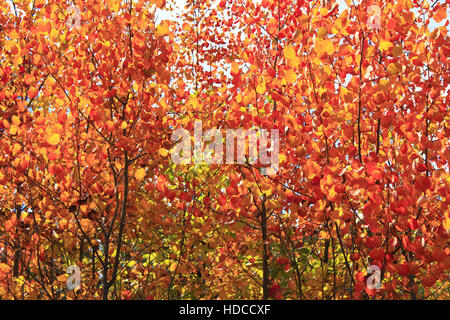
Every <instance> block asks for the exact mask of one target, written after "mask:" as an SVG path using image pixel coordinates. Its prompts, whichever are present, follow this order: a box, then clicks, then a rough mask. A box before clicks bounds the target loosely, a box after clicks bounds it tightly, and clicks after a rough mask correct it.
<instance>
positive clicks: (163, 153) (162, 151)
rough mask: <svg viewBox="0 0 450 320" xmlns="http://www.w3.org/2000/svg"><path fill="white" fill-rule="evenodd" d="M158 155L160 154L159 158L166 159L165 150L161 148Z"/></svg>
mask: <svg viewBox="0 0 450 320" xmlns="http://www.w3.org/2000/svg"><path fill="white" fill-rule="evenodd" d="M158 153H159V154H160V156H161V157H167V154H168V152H167V149H164V148H161V149H159V150H158Z"/></svg>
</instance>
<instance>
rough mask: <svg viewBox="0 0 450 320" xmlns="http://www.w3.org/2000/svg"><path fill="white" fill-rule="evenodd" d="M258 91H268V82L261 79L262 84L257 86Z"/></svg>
mask: <svg viewBox="0 0 450 320" xmlns="http://www.w3.org/2000/svg"><path fill="white" fill-rule="evenodd" d="M256 92H257V93H258V94H264V93H265V92H266V83H265V82H264V81H261V82H260V84H258V85H257V86H256Z"/></svg>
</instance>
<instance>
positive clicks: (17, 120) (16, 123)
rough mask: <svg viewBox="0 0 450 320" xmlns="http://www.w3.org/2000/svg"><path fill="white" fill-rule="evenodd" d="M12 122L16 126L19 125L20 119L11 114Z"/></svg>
mask: <svg viewBox="0 0 450 320" xmlns="http://www.w3.org/2000/svg"><path fill="white" fill-rule="evenodd" d="M12 123H13V124H14V125H16V126H20V119H19V117H18V116H13V117H12Z"/></svg>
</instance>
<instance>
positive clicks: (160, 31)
mask: <svg viewBox="0 0 450 320" xmlns="http://www.w3.org/2000/svg"><path fill="white" fill-rule="evenodd" d="M155 34H156V36H157V37H162V36H166V35H168V34H169V24H168V23H167V21H162V22H161V23H160V24H159V25H158V26H157V27H156V30H155Z"/></svg>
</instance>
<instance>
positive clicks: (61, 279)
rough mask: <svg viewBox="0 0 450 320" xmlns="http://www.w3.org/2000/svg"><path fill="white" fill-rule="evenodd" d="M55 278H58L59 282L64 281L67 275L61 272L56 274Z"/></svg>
mask: <svg viewBox="0 0 450 320" xmlns="http://www.w3.org/2000/svg"><path fill="white" fill-rule="evenodd" d="M56 279H58V281H59V282H66V281H67V276H66V275H65V274H62V275H60V276H58V277H57V278H56Z"/></svg>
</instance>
